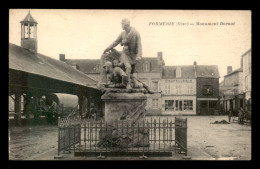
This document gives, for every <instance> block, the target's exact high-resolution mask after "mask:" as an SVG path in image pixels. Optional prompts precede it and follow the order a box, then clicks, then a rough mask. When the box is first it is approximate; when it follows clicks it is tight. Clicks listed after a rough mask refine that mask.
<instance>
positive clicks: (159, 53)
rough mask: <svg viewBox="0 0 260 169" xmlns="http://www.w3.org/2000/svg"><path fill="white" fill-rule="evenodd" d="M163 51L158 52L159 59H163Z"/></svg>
mask: <svg viewBox="0 0 260 169" xmlns="http://www.w3.org/2000/svg"><path fill="white" fill-rule="evenodd" d="M162 57H163V53H162V52H157V58H158V59H159V60H163V58H162Z"/></svg>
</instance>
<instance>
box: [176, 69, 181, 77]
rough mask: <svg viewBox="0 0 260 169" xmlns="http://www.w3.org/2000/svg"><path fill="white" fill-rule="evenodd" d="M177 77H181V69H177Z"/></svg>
mask: <svg viewBox="0 0 260 169" xmlns="http://www.w3.org/2000/svg"><path fill="white" fill-rule="evenodd" d="M176 77H181V68H179V67H178V68H177V69H176Z"/></svg>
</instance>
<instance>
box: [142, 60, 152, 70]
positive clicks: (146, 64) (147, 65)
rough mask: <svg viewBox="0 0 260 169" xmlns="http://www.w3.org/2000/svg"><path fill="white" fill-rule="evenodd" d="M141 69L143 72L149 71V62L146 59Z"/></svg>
mask: <svg viewBox="0 0 260 169" xmlns="http://www.w3.org/2000/svg"><path fill="white" fill-rule="evenodd" d="M143 70H144V72H149V71H150V62H148V61H146V62H144V64H143Z"/></svg>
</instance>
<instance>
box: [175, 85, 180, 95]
mask: <svg viewBox="0 0 260 169" xmlns="http://www.w3.org/2000/svg"><path fill="white" fill-rule="evenodd" d="M176 94H181V85H176Z"/></svg>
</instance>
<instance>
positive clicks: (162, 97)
mask: <svg viewBox="0 0 260 169" xmlns="http://www.w3.org/2000/svg"><path fill="white" fill-rule="evenodd" d="M62 59H63V61H65V62H66V63H67V64H69V65H71V66H73V67H74V68H76V69H78V70H80V71H82V72H84V73H86V74H87V75H88V76H89V77H92V78H93V79H96V80H98V78H99V68H100V62H99V60H89V59H85V60H77V59H73V60H71V59H65V58H64V57H62ZM197 71H198V72H199V73H197ZM208 72H209V73H208ZM201 73H202V74H203V75H202V76H203V77H201V76H198V77H197V76H196V74H201ZM204 74H205V75H204ZM212 74H213V75H212ZM135 76H136V77H137V78H138V79H139V80H140V81H142V82H143V83H145V84H146V85H148V86H149V87H150V88H151V89H152V90H153V91H154V94H147V107H146V109H147V113H148V114H154V115H156V114H174V115H196V114H198V115H200V114H201V115H203V114H212V112H216V111H218V106H215V105H218V104H219V102H218V92H219V87H218V82H219V80H218V79H219V73H218V67H217V66H214V65H197V63H196V62H194V64H193V65H186V66H165V63H164V60H163V53H162V52H158V53H157V57H143V58H142V59H141V60H139V61H138V62H137V64H136V66H135ZM198 79H199V83H198ZM202 83H203V85H209V86H211V88H210V90H211V91H214V92H213V95H207V96H204V95H198V90H199V93H201V90H202V89H201V88H200V87H198V85H201V84H202ZM197 97H199V98H197ZM198 99H199V100H200V101H199V103H200V102H202V103H204V102H203V101H206V104H207V105H209V106H206V107H210V108H208V109H205V110H204V109H203V107H202V108H201V105H203V104H202V103H200V104H198V103H197V100H198ZM215 102H217V103H216V104H215ZM201 111H202V113H201Z"/></svg>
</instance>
